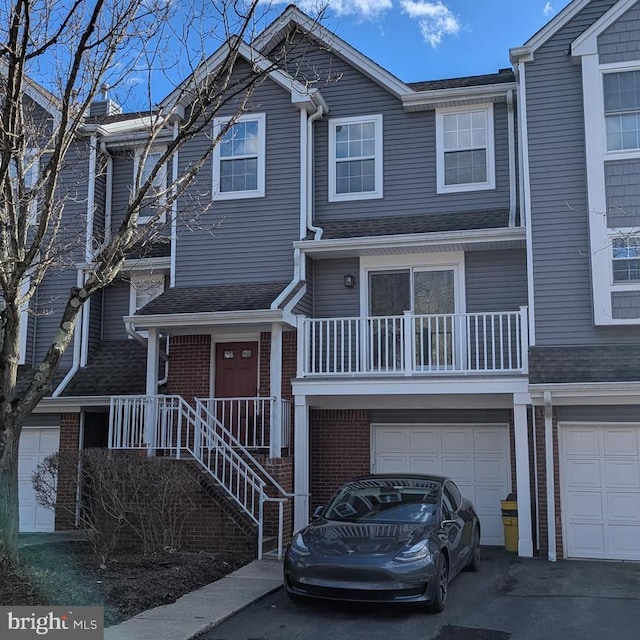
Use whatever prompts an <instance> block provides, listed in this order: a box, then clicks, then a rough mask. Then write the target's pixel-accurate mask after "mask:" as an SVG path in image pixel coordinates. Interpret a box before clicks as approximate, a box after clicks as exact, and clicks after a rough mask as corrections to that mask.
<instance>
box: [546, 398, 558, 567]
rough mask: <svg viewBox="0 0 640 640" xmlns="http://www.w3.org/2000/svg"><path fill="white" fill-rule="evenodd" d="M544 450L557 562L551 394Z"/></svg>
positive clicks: (551, 536)
mask: <svg viewBox="0 0 640 640" xmlns="http://www.w3.org/2000/svg"><path fill="white" fill-rule="evenodd" d="M544 449H545V456H546V459H545V466H546V475H547V531H548V546H549V552H548V553H549V561H550V562H555V561H556V559H557V556H556V504H555V488H556V479H555V469H554V466H553V405H552V401H551V392H550V391H545V392H544Z"/></svg>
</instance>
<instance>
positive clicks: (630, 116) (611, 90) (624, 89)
mask: <svg viewBox="0 0 640 640" xmlns="http://www.w3.org/2000/svg"><path fill="white" fill-rule="evenodd" d="M603 85H604V114H605V120H606V124H607V150H608V151H627V150H630V149H640V71H623V72H619V73H605V74H604V76H603Z"/></svg>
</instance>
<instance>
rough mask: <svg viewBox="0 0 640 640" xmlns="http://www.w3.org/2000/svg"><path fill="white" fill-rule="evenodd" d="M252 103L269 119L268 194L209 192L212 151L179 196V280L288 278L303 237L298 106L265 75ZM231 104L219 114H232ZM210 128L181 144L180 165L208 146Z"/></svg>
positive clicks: (218, 281) (190, 161)
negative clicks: (217, 196) (217, 195)
mask: <svg viewBox="0 0 640 640" xmlns="http://www.w3.org/2000/svg"><path fill="white" fill-rule="evenodd" d="M250 103H251V104H250V110H251V111H252V112H254V113H264V114H265V119H266V163H265V175H266V183H265V197H262V198H245V199H238V200H214V201H213V204H212V203H211V190H212V171H213V159H212V158H209V159H207V161H206V162H205V164H204V166H203V167H202V169H201V171H200V173H199V175H198V176H197V179H196V180H195V181H194V183H193V185H192V186H191V187H190V189H189V192H188V193H187V194H186V197H184V198H182V199H181V201H180V207H179V209H180V213H179V215H178V242H177V249H176V286H178V287H183V286H206V285H218V284H234V283H242V282H278V281H281V282H288V281H289V280H290V279H291V278H292V276H293V246H292V243H293V242H294V241H295V240H299V238H300V222H299V220H300V152H299V149H300V112H299V110H298V109H297V108H295V107H294V106H293V105H292V104H291V96H290V94H289V92H288V91H285V90H284V89H282V88H281V87H280V86H278V85H277V84H275V83H274V82H273V81H271V80H270V79H268V80H266V81H265V82H263V83H262V84H261V85H260V86H258V87H257V89H256V90H255V92H254V94H253V95H252V96H251V100H250ZM233 113H234V111H233V110H232V108H231V107H228V110H227V111H224V112H220V113H219V114H218V115H219V116H220V117H224V116H231V115H233ZM212 130H213V124H212V125H211V128H207V130H206V132H205V133H203V134H202V135H200V136H199V137H198V138H197V139H195V140H193V141H191V142H190V143H189V144H188V145H186V146H185V148H184V149H182V150H181V151H180V157H179V166H180V171H184V170H185V168H186V167H187V166H189V165H191V164H193V163H195V162H197V161H198V160H199V159H200V158H201V157H202V154H203V153H205V152H206V150H207V147H208V144H209V142H210V135H211V132H212Z"/></svg>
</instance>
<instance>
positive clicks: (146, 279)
mask: <svg viewBox="0 0 640 640" xmlns="http://www.w3.org/2000/svg"><path fill="white" fill-rule="evenodd" d="M130 281H131V284H130V286H129V315H131V316H132V315H135V313H136V312H137V311H138V310H139V309H142V306H144V305H142V306H141V307H138V305H137V291H138V289H139V287H137V286H136V283H139V284H140V285H144V284H146V285H147V286H149V287H158V289H159V288H160V287H162V291H160V292H159V293H158V294H157V295H155V296H153V298H150V299H149V300H148V301H147V302H146V303H145V304H148V303H149V302H151V300H154V299H155V298H157V297H158V296H159V295H161V294H162V293H164V290H165V275H164V273H148V272H137V273H132V274H131V276H130Z"/></svg>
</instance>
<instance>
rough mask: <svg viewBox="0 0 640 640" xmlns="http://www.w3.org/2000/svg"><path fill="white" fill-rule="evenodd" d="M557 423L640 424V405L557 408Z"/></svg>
mask: <svg viewBox="0 0 640 640" xmlns="http://www.w3.org/2000/svg"><path fill="white" fill-rule="evenodd" d="M557 411H558V422H604V423H611V422H640V405H629V406H615V405H612V406H596V405H594V406H589V407H586V406H575V407H558V409H557Z"/></svg>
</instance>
